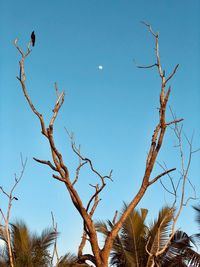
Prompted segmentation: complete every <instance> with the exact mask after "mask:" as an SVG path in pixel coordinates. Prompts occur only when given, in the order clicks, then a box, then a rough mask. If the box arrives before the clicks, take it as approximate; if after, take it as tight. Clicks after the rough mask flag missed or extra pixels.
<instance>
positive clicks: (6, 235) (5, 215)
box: [0, 155, 27, 267]
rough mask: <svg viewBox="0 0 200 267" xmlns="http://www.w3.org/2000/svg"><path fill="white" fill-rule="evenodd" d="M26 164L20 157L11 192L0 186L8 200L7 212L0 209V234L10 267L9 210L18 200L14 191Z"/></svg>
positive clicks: (12, 262)
mask: <svg viewBox="0 0 200 267" xmlns="http://www.w3.org/2000/svg"><path fill="white" fill-rule="evenodd" d="M26 162H27V159H26V160H25V161H23V158H22V155H21V165H22V170H21V173H20V175H19V177H18V176H17V175H16V174H15V182H14V185H13V186H12V188H11V190H10V192H9V193H7V192H6V191H5V190H4V189H3V187H2V186H0V191H1V192H2V193H3V194H4V195H5V196H6V197H7V199H8V206H7V210H6V211H5V212H4V211H3V210H2V208H0V213H1V216H2V218H3V222H4V224H3V225H2V224H0V232H1V235H2V237H3V239H4V240H5V242H6V245H7V246H8V255H9V261H10V266H11V267H14V259H13V252H12V245H11V237H10V229H9V223H10V213H11V208H12V203H13V201H14V200H18V198H17V197H15V196H14V195H13V194H14V191H15V189H16V187H17V185H18V184H19V182H20V180H21V179H22V176H23V174H24V171H25V167H26Z"/></svg>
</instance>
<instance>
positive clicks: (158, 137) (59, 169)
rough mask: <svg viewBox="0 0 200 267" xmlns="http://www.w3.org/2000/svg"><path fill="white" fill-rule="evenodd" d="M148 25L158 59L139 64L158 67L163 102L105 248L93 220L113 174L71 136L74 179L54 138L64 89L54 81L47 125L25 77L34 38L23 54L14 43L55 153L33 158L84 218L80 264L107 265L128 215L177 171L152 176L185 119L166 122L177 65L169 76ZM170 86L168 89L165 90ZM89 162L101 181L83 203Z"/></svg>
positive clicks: (39, 117)
mask: <svg viewBox="0 0 200 267" xmlns="http://www.w3.org/2000/svg"><path fill="white" fill-rule="evenodd" d="M145 25H146V27H147V28H148V30H149V31H150V33H151V34H152V36H153V38H154V39H155V51H156V61H155V63H154V64H152V65H150V66H138V67H139V68H144V69H148V68H156V69H157V71H158V74H159V76H160V81H161V89H160V101H159V102H160V105H159V119H158V122H157V125H156V127H155V129H154V132H153V134H152V138H151V143H150V148H149V152H148V155H147V159H146V165H145V170H144V175H143V177H142V179H141V186H140V188H139V189H138V192H137V194H136V195H135V196H134V197H133V199H132V200H131V201H130V204H129V205H128V207H127V209H126V210H125V211H124V213H123V214H121V215H120V216H119V218H116V216H115V219H114V222H115V223H114V227H113V229H112V230H111V231H110V233H109V234H108V236H107V238H106V239H105V243H104V246H103V248H100V246H99V240H98V236H97V232H96V229H95V224H94V222H93V215H94V212H95V210H96V207H97V205H98V203H99V200H100V199H99V196H100V193H101V191H102V190H103V189H104V187H105V186H106V180H107V179H112V177H111V175H112V171H111V172H110V173H109V174H108V175H105V176H104V175H101V174H100V172H98V171H97V170H96V169H95V167H94V165H93V163H92V161H91V160H90V159H89V158H87V157H84V156H83V155H82V153H81V151H80V149H79V148H78V147H77V146H76V144H75V142H74V140H73V138H72V137H71V136H70V137H71V144H72V149H73V151H74V152H75V154H76V155H77V156H78V158H79V160H80V161H79V165H78V167H77V169H76V177H75V178H73V177H71V175H70V173H69V170H68V164H67V163H65V162H64V160H63V156H62V154H61V153H60V151H59V150H58V148H57V146H56V144H55V141H54V122H55V120H56V118H57V115H58V113H59V110H60V108H61V106H62V105H63V103H64V99H65V94H64V92H61V93H59V90H58V88H57V85H56V84H55V89H56V94H57V100H56V103H55V106H54V108H53V115H52V118H51V120H50V122H49V124H48V125H47V124H46V122H45V121H44V118H43V115H42V114H41V113H40V112H39V111H38V110H37V109H36V108H35V106H34V104H33V102H32V100H31V98H30V97H29V94H28V92H27V88H26V83H25V80H26V76H25V71H24V61H25V59H26V57H27V56H28V55H29V54H30V53H31V49H30V47H31V41H30V42H29V44H28V50H27V52H26V53H24V52H23V51H22V50H21V48H20V47H19V46H18V40H17V39H16V40H15V46H16V48H17V50H18V51H19V53H20V55H21V60H20V62H19V65H20V74H19V77H17V79H18V80H19V82H20V84H21V87H22V90H23V93H24V96H25V98H26V100H27V102H28V104H29V106H30V108H31V110H32V111H33V113H34V114H35V115H36V116H37V117H38V119H39V121H40V125H41V131H42V134H43V135H44V137H45V138H46V140H47V141H48V143H49V148H50V151H51V155H52V162H51V161H49V160H43V159H36V158H34V160H36V161H37V162H39V163H41V164H45V165H48V166H49V167H50V168H51V169H52V171H53V172H54V174H53V175H52V176H53V178H54V179H57V180H58V181H60V182H62V183H63V184H64V185H65V187H66V189H67V190H68V192H69V195H70V197H71V200H72V203H73V205H74V206H75V208H76V210H77V211H78V213H79V214H80V216H81V218H82V220H83V229H84V232H83V237H82V240H81V243H80V246H79V251H78V258H79V263H82V262H85V261H86V260H87V261H91V262H92V263H93V264H95V266H97V267H106V266H108V259H109V255H110V251H111V248H112V245H113V241H114V239H115V237H116V236H117V234H118V232H119V231H120V229H121V227H122V225H123V223H124V222H125V220H126V219H127V217H128V216H129V214H130V213H131V211H132V210H133V209H134V208H135V207H136V206H137V205H138V203H139V202H140V200H141V199H142V198H143V196H144V194H145V192H146V190H147V189H148V188H149V187H150V186H151V185H152V184H154V183H155V182H156V181H158V180H159V179H160V178H161V177H163V176H164V175H167V174H169V173H171V172H172V171H174V170H175V168H171V169H167V170H164V171H163V172H162V173H160V174H159V175H157V176H156V177H153V178H152V177H151V174H152V171H153V168H154V165H155V162H156V159H157V156H158V154H159V151H160V149H161V147H162V144H163V139H164V136H165V133H166V129H167V127H168V126H169V125H172V124H175V123H178V122H180V121H182V119H175V120H173V121H170V122H167V121H166V108H167V103H168V98H169V95H170V92H171V87H170V86H168V83H169V81H170V80H171V78H172V77H173V76H174V74H175V73H176V71H177V68H178V65H177V66H176V67H175V68H174V70H173V71H172V73H170V74H169V75H168V76H166V73H165V71H164V70H163V68H162V65H161V61H160V54H159V35H158V34H157V33H154V31H153V30H152V28H151V26H150V25H148V24H146V23H145ZM167 86H168V88H167V89H166V87H167ZM86 164H87V165H89V167H90V170H91V172H93V173H94V174H95V175H96V176H97V177H98V178H99V180H100V183H99V184H96V185H92V187H93V188H94V193H93V194H92V195H91V197H90V199H89V200H88V203H87V205H86V206H84V205H83V202H82V200H81V198H80V196H79V192H78V191H77V189H76V188H75V185H76V183H77V182H78V179H79V174H80V169H81V168H82V167H83V166H84V165H86ZM86 240H89V242H90V245H91V249H92V253H93V254H83V248H84V246H85V243H86Z"/></svg>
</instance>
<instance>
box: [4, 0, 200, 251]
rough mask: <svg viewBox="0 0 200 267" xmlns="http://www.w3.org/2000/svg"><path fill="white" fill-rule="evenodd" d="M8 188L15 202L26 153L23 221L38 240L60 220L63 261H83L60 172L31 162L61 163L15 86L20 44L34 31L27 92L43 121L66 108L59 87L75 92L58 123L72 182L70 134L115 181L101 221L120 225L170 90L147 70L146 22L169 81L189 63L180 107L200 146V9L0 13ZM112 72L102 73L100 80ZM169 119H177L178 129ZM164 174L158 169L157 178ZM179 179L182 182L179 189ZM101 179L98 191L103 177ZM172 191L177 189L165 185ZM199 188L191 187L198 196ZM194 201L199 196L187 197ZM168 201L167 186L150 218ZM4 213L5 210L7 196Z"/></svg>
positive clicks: (188, 216)
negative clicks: (163, 93) (57, 105)
mask: <svg viewBox="0 0 200 267" xmlns="http://www.w3.org/2000/svg"><path fill="white" fill-rule="evenodd" d="M0 13H1V14H0V25H1V26H0V48H1V49H0V53H1V55H0V58H1V64H0V77H1V79H0V87H1V97H0V129H1V134H0V146H1V153H0V169H1V176H0V177H1V178H0V184H1V185H3V186H4V188H5V189H6V190H9V188H10V187H11V185H12V183H13V180H14V175H13V174H14V173H15V172H17V173H19V172H20V169H21V167H20V152H22V153H23V155H24V157H26V156H27V157H28V164H27V168H26V172H25V175H24V177H23V180H22V181H21V183H20V185H19V186H18V188H17V191H16V195H17V197H18V198H19V201H18V202H16V203H14V205H13V209H12V220H14V219H15V218H21V219H23V220H25V221H26V222H27V224H28V225H29V226H30V228H31V229H32V230H37V231H41V230H42V229H43V228H45V227H46V226H49V225H51V215H50V212H51V211H53V212H54V214H55V217H56V221H57V222H58V227H59V231H60V232H61V236H60V239H59V247H60V253H61V254H62V253H65V252H67V251H71V252H76V249H77V246H78V244H79V240H80V236H81V231H82V230H81V225H82V224H81V220H80V218H79V216H78V215H77V213H76V211H75V209H74V207H73V206H72V204H71V202H70V199H69V196H68V194H67V192H66V190H65V187H64V185H63V184H61V183H59V182H58V181H55V180H53V179H52V178H51V171H50V170H49V169H48V168H47V167H46V166H42V165H39V164H37V163H36V162H34V161H33V160H32V157H33V156H35V157H38V158H41V159H50V152H49V150H48V146H47V142H46V140H45V139H44V137H43V136H42V135H41V134H40V128H39V122H38V120H37V119H36V117H35V116H34V115H33V114H32V112H31V111H30V109H29V107H28V105H27V103H26V101H25V99H24V97H23V94H22V90H21V87H20V84H19V82H18V81H17V79H16V76H17V75H18V73H19V65H18V61H19V54H18V52H17V51H16V49H15V47H14V45H13V40H14V39H15V38H16V37H18V38H19V44H20V45H21V46H22V47H23V48H25V47H26V44H27V43H28V41H29V39H30V34H31V32H32V31H33V30H35V33H36V45H35V47H34V49H33V51H32V53H31V55H30V56H29V57H28V59H27V60H26V63H25V67H26V75H27V90H28V92H29V94H30V96H31V98H32V100H33V102H34V104H35V106H36V107H37V108H38V110H39V111H40V112H41V113H43V114H44V117H45V119H46V121H48V120H49V118H50V115H51V110H52V107H53V104H54V101H55V99H56V98H55V92H54V87H53V84H54V82H55V81H56V82H57V83H58V86H59V88H60V89H64V90H65V92H66V98H65V103H64V106H63V107H62V109H61V111H60V114H59V117H58V120H57V121H56V126H55V127H56V129H55V131H56V143H57V145H58V147H59V149H60V150H61V151H62V153H63V155H64V158H65V160H66V162H67V166H68V167H69V169H70V173H71V174H74V168H75V167H76V165H77V159H76V157H74V156H73V154H72V152H71V150H70V144H69V140H68V137H67V135H66V132H65V130H64V127H67V128H68V130H69V131H73V132H74V133H75V137H76V141H77V143H80V144H81V146H82V153H83V154H84V155H85V156H87V157H90V158H91V159H92V160H93V163H94V166H95V167H96V168H97V169H98V170H99V171H101V173H102V174H107V173H108V172H109V171H110V169H113V180H114V182H108V183H107V187H106V189H105V191H104V192H103V193H102V195H101V198H102V201H101V203H100V205H99V207H98V209H97V212H96V215H95V217H94V219H99V218H101V219H112V218H113V215H114V212H115V210H116V209H118V210H120V209H121V207H122V203H123V201H127V202H128V201H130V200H131V198H132V196H133V195H134V193H135V192H136V191H137V189H138V187H139V185H140V182H141V178H142V175H143V172H144V167H145V157H146V153H147V151H148V148H149V144H150V138H151V135H152V131H153V129H154V127H155V125H156V123H157V118H158V110H157V107H158V105H159V89H160V83H159V82H160V81H159V78H158V74H157V72H156V70H153V69H151V70H141V69H137V68H136V67H135V64H134V62H133V59H135V60H136V61H137V62H139V63H141V64H153V63H154V62H155V55H154V43H153V38H152V36H151V35H150V34H149V33H148V31H147V30H146V28H145V27H144V25H142V24H141V23H140V21H141V20H145V21H146V22H149V23H151V25H152V26H153V28H154V30H155V31H159V32H160V53H161V60H162V64H163V68H164V69H165V70H166V73H167V74H169V73H170V72H171V71H172V70H173V68H174V66H175V65H176V64H177V63H179V64H180V68H179V69H178V72H177V74H176V76H175V77H174V78H173V80H171V82H170V84H171V86H172V93H171V97H170V100H169V103H170V105H171V106H172V108H173V109H174V110H175V111H176V113H177V115H178V116H179V117H183V118H184V119H185V122H184V130H185V132H186V133H187V135H188V136H189V137H190V136H191V134H192V132H193V131H194V130H195V141H194V146H196V147H198V146H199V145H200V142H199V137H200V122H199V104H200V75H199V62H200V31H199V13H200V2H199V0H191V1H188V0H182V1H178V0H175V1H174V0H163V1H159V0H152V1H148V0H137V1H136V0H132V1H130V0H109V1H108V0H98V1H97V0H79V1H78V0H73V1H72V0H71V1H70V0H60V1H47V0H43V1H38V0H37V1H29V0H26V1H24V0H19V1H2V0H1V1H0ZM98 65H103V67H104V68H103V70H102V71H100V70H99V69H98ZM169 119H170V118H169ZM174 144H175V137H174V136H173V135H172V133H171V132H170V130H169V133H168V134H167V136H166V139H165V141H164V144H163V148H162V152H161V154H160V157H159V160H160V162H162V161H165V162H166V164H167V165H168V166H169V168H171V167H177V169H178V170H179V169H180V164H179V163H180V162H179V160H178V156H177V155H178V154H177V153H178V151H177V150H176V149H175V148H174ZM199 157H200V156H199V155H197V154H196V155H194V157H193V162H192V166H191V169H190V179H191V180H192V182H193V184H194V185H195V186H196V190H197V194H198V195H199V185H200V183H199V175H200V164H199ZM160 171H161V170H160V169H159V168H156V169H155V172H154V173H155V174H158V173H159V172H160ZM178 178H179V173H178V171H177V172H176V173H175V174H174V179H178ZM91 179H94V178H93V177H92V178H91ZM91 179H90V177H89V176H88V172H83V173H82V176H81V178H80V182H79V184H78V188H79V190H80V194H81V195H82V196H83V199H86V198H87V197H88V195H89V193H90V192H91V188H90V187H89V185H88V184H89V183H92V181H91ZM166 179H167V178H166ZM187 186H188V185H187ZM187 190H188V191H187V194H188V195H190V194H191V191H190V189H189V186H188V189H187ZM168 199H169V196H168V195H167V194H166V192H164V191H163V189H162V187H161V186H160V184H159V183H157V184H156V185H154V186H152V187H151V188H149V191H148V193H147V194H146V196H145V198H144V200H143V201H142V202H141V203H140V205H139V206H140V207H145V208H149V209H150V212H149V220H152V219H153V218H154V216H156V214H157V212H158V210H159V209H160V208H161V207H162V205H164V204H165V203H166V200H168ZM0 201H1V202H0V203H1V204H0V205H1V207H4V205H5V199H4V198H3V197H2V196H0ZM190 204H195V203H190ZM193 219H194V213H193V210H192V209H191V208H190V205H189V206H188V207H186V208H185V210H184V211H183V213H182V217H181V218H180V221H179V224H178V226H179V227H182V229H183V230H185V231H188V233H189V234H192V233H194V232H195V231H197V228H196V226H195V224H194V223H193Z"/></svg>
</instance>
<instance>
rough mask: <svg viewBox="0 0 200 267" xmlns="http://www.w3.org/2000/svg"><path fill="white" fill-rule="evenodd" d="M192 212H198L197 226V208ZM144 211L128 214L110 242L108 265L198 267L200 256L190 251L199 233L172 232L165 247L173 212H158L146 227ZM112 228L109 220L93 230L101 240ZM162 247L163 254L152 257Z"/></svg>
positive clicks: (127, 266) (199, 237)
mask: <svg viewBox="0 0 200 267" xmlns="http://www.w3.org/2000/svg"><path fill="white" fill-rule="evenodd" d="M125 208H126V205H125V206H124V209H125ZM195 209H196V211H197V212H198V216H197V221H198V222H199V224H200V207H199V208H195ZM147 212H148V211H147V210H145V209H141V211H140V212H138V211H135V210H134V211H133V212H132V213H131V214H130V216H129V217H128V219H127V220H126V222H125V223H124V225H123V227H122V229H121V231H120V233H119V235H118V236H117V238H116V239H115V241H114V244H113V248H112V252H111V259H110V263H111V266H115V267H148V266H160V267H169V266H170V267H188V266H189V267H194V266H195V267H198V266H200V255H199V254H198V253H197V252H196V251H195V250H194V249H193V248H192V244H195V240H197V239H198V240H200V234H197V235H193V236H188V235H187V234H186V233H185V232H182V231H176V232H175V234H174V235H173V237H172V239H171V241H170V242H169V244H168V243H167V242H168V240H169V237H170V235H171V227H170V225H171V223H172V219H173V214H174V209H172V208H169V207H164V208H163V209H162V210H161V211H160V212H159V214H158V218H157V219H156V220H154V222H153V223H151V224H150V225H147V224H146V223H145V219H146V216H147ZM113 226H114V225H113V223H112V222H111V221H107V223H105V222H102V221H98V222H97V223H96V228H97V230H98V231H99V232H100V233H102V234H103V235H104V236H105V237H106V236H107V235H108V234H109V230H110V229H112V227H113ZM166 244H167V247H166V249H165V251H164V252H163V253H162V254H161V255H159V256H156V257H153V256H154V255H156V252H158V251H160V250H162V249H163V248H164V246H166ZM152 260H153V261H154V263H152Z"/></svg>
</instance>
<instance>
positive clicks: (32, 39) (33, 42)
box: [31, 31, 35, 46]
mask: <svg viewBox="0 0 200 267" xmlns="http://www.w3.org/2000/svg"><path fill="white" fill-rule="evenodd" d="M31 42H32V46H34V45H35V33H34V31H33V32H32V33H31Z"/></svg>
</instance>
